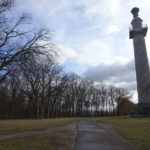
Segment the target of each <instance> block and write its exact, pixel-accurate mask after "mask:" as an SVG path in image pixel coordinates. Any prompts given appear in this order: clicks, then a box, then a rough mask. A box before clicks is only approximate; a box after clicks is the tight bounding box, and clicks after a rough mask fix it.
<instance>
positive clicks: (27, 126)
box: [0, 118, 80, 135]
mask: <svg viewBox="0 0 150 150" xmlns="http://www.w3.org/2000/svg"><path fill="white" fill-rule="evenodd" d="M77 120H80V118H60V119H43V120H0V135H6V134H11V133H17V132H24V131H37V130H43V129H46V128H53V127H58V126H62V125H66V124H69V123H73V122H75V121H77Z"/></svg>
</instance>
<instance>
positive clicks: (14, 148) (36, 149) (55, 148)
mask: <svg viewBox="0 0 150 150" xmlns="http://www.w3.org/2000/svg"><path fill="white" fill-rule="evenodd" d="M74 136H75V133H74V132H73V131H71V130H70V131H69V130H64V131H61V132H60V131H59V133H57V132H55V133H52V134H51V133H50V134H48V135H41V136H36V137H35V136H33V137H28V138H19V139H18V138H16V139H11V140H2V141H0V150H72V144H73V142H74Z"/></svg>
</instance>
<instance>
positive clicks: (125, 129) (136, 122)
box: [98, 117, 150, 150]
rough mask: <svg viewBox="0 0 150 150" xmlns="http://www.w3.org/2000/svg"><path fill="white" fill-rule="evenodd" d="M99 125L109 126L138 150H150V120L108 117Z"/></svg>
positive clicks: (100, 120) (101, 120)
mask: <svg viewBox="0 0 150 150" xmlns="http://www.w3.org/2000/svg"><path fill="white" fill-rule="evenodd" d="M98 123H103V124H108V125H110V127H111V128H112V129H113V130H114V131H116V132H117V133H118V134H119V135H121V136H122V137H123V138H125V139H126V140H128V141H129V142H130V143H131V144H133V145H135V146H136V147H137V149H138V150H150V118H123V117H108V118H107V117H106V118H101V119H99V120H98Z"/></svg>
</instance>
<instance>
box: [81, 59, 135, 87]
mask: <svg viewBox="0 0 150 150" xmlns="http://www.w3.org/2000/svg"><path fill="white" fill-rule="evenodd" d="M83 75H84V76H85V77H86V78H88V79H92V80H94V81H102V80H103V81H106V82H109V83H113V84H116V85H117V86H118V85H120V86H121V87H124V88H128V89H130V90H131V89H132V90H135V89H136V86H135V80H136V78H135V68H134V61H133V60H132V61H129V62H128V63H120V62H115V63H113V64H99V65H97V66H93V67H90V68H88V69H87V70H86V71H85V72H84V74H83ZM131 85H132V86H131ZM133 85H134V86H133Z"/></svg>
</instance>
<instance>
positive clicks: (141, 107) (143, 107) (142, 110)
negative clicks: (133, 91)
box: [136, 103, 150, 116]
mask: <svg viewBox="0 0 150 150" xmlns="http://www.w3.org/2000/svg"><path fill="white" fill-rule="evenodd" d="M136 114H137V115H144V116H146V115H148V116H149V115H150V104H146V103H138V105H137V108H136Z"/></svg>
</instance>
